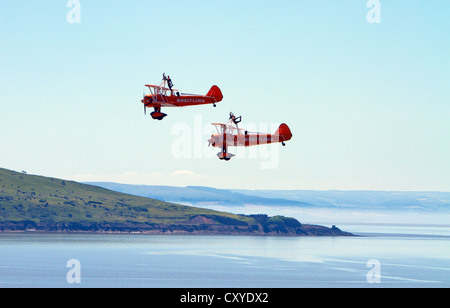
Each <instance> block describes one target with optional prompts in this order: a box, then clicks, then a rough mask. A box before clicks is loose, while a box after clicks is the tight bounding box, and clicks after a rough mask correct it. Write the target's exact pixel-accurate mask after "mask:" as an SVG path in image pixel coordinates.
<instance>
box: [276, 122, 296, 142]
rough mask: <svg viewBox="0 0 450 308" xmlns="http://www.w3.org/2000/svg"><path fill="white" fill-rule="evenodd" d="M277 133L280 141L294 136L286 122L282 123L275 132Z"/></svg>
mask: <svg viewBox="0 0 450 308" xmlns="http://www.w3.org/2000/svg"><path fill="white" fill-rule="evenodd" d="M275 135H276V136H278V138H279V139H280V141H288V140H291V138H292V133H291V130H290V128H289V126H287V125H286V124H284V123H283V124H281V125H280V127H279V128H278V129H277V131H276V132H275Z"/></svg>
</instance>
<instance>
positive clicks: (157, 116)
mask: <svg viewBox="0 0 450 308" xmlns="http://www.w3.org/2000/svg"><path fill="white" fill-rule="evenodd" d="M150 115H151V116H152V118H153V119H154V120H159V121H161V120H162V119H164V118H165V117H167V114H165V113H162V112H161V108H155V111H154V112H152V113H151V114H150Z"/></svg>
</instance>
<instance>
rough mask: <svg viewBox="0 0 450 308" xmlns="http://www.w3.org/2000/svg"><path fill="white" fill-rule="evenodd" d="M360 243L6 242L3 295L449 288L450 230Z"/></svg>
mask: <svg viewBox="0 0 450 308" xmlns="http://www.w3.org/2000/svg"><path fill="white" fill-rule="evenodd" d="M339 227H340V228H341V229H343V230H346V231H350V232H355V233H358V234H361V235H364V236H359V237H299V238H283V237H235V236H211V237H202V236H147V235H62V234H60V235H54V234H0V287H3V288H6V287H63V288H64V287H68V288H73V287H82V288H92V287H94V288H95V287H102V288H103V287H120V288H122V287H151V288H297V287H358V288H372V287H384V288H391V287H394V288H396V287H408V288H415V287H421V288H422V287H438V288H448V287H450V226H427V227H423V226H422V227H417V226H359V225H347V226H344V225H342V226H339Z"/></svg>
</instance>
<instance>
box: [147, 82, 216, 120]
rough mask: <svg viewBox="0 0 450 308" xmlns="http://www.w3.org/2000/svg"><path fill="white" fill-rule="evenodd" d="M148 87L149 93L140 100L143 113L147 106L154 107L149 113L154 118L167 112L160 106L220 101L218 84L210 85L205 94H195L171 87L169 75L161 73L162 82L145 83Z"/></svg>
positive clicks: (193, 104)
mask: <svg viewBox="0 0 450 308" xmlns="http://www.w3.org/2000/svg"><path fill="white" fill-rule="evenodd" d="M145 86H146V87H148V88H149V90H150V94H148V95H145V93H144V97H143V99H142V100H141V102H142V103H143V104H144V114H147V108H154V111H153V112H152V113H151V114H150V115H151V116H152V118H153V119H155V120H162V119H164V117H166V116H167V114H165V113H162V112H161V107H186V106H196V105H206V104H212V105H213V106H214V107H216V103H218V102H220V101H222V99H223V95H222V91H220V89H219V87H218V86H212V87H211V89H210V90H209V92H208V93H207V94H206V95H196V94H187V93H180V92H179V91H178V90H176V89H173V83H172V80H171V79H170V76H167V77H166V75H165V74H163V82H162V83H161V84H160V85H159V86H155V85H149V84H148V85H145Z"/></svg>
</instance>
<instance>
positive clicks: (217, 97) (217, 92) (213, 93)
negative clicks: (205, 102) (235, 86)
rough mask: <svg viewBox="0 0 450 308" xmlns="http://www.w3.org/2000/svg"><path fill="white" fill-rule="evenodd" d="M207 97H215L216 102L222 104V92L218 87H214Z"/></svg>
mask: <svg viewBox="0 0 450 308" xmlns="http://www.w3.org/2000/svg"><path fill="white" fill-rule="evenodd" d="M206 96H210V97H213V98H214V99H215V100H216V102H220V101H222V99H223V95H222V91H220V89H219V87H218V86H212V87H211V89H210V90H209V92H208V94H206Z"/></svg>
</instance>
